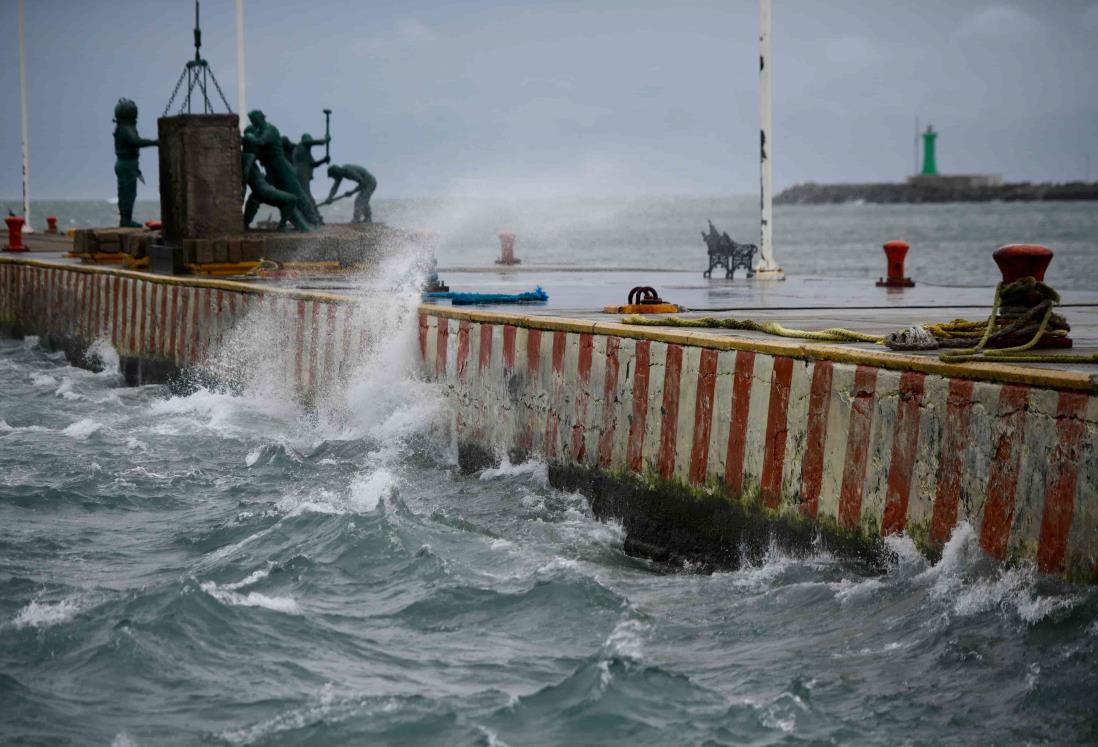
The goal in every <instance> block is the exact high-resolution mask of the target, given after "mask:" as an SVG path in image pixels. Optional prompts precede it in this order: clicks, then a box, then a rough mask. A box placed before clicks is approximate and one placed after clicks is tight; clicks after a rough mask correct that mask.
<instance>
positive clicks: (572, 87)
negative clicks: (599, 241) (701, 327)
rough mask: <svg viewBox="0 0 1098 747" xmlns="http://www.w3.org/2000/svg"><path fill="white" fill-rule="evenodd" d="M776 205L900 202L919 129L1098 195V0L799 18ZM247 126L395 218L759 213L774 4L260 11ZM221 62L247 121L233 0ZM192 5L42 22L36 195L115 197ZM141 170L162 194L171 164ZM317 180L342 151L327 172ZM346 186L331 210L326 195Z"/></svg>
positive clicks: (70, 13) (880, 8)
mask: <svg viewBox="0 0 1098 747" xmlns="http://www.w3.org/2000/svg"><path fill="white" fill-rule="evenodd" d="M774 4H775V9H774V45H775V59H774V66H773V71H774V91H775V97H774V148H773V156H774V168H775V180H776V183H777V186H778V187H779V188H780V187H783V186H788V185H790V184H793V183H796V182H799V181H804V180H815V181H877V180H882V181H883V180H898V179H902V178H903V177H904V176H906V175H907V174H909V173H910V172H911V171H912V169H913V167H914V164H913V152H912V141H913V132H912V130H913V126H914V118H915V116H916V115H918V116H920V117H921V118H922V122H923V123H924V126H925V123H926V122H927V121H930V122H933V124H934V126H935V128H936V129H938V130H939V131H940V132H941V136H940V137H939V139H938V145H939V150H938V165H939V168H940V169H941V170H942V171H943V172H948V173H963V172H997V173H1002V174H1004V175H1005V176H1006V178H1008V179H1010V180H1054V181H1064V180H1071V179H1080V178H1082V177H1083V176H1084V168H1085V166H1084V161H1085V154H1087V153H1088V152H1089V154H1090V162H1091V165H1090V173H1091V178H1098V41H1096V40H1098V0H1039V1H1037V0H1035V1H1032V2H1025V1H1022V2H1000V1H998V0H989V1H987V2H985V1H983V0H964V1H962V0H907V1H906V2H901V0H826V1H822V0H775V3H774ZM17 7H18V4H17V3H16V2H15V0H7V1H6V2H4V3H3V5H2V8H0V33H3V35H4V42H3V44H0V54H2V55H3V57H2V59H0V88H2V89H3V92H4V96H5V100H6V101H7V102H8V103H7V106H6V114H5V116H4V117H3V118H2V119H0V164H2V165H0V196H4V197H14V196H17V195H18V194H19V192H20V186H19V164H20V150H19V116H18V96H19V75H18V41H17V18H18V11H17ZM246 15H247V34H246V47H247V52H246V53H247V105H248V108H249V109H251V108H257V107H258V108H261V109H263V110H264V111H265V112H266V113H267V115H268V118H269V119H270V120H271V121H272V122H273V123H274V124H275V125H276V126H277V127H279V129H281V131H282V132H283V133H284V134H287V135H290V136H291V137H294V138H297V137H299V136H300V135H301V134H302V133H303V132H309V133H311V134H313V135H320V134H322V133H323V129H324V117H323V114H322V113H321V110H322V109H324V108H325V107H330V108H332V109H333V110H334V112H335V113H334V114H333V115H332V134H333V144H332V156H333V159H334V160H336V161H337V162H344V163H345V162H354V163H360V164H362V165H364V166H366V167H367V168H369V169H370V170H371V171H372V172H374V173H375V174H376V175H377V177H378V179H379V181H380V184H381V186H380V188H379V192H378V195H379V196H408V195H433V194H444V193H445V194H455V193H457V194H469V195H495V194H508V195H516V194H520V195H521V194H538V195H540V194H576V195H613V194H630V195H633V194H670V193H695V194H712V193H749V192H752V191H755V190H757V183H758V165H757V161H756V159H757V153H758V145H757V131H758V62H757V54H758V48H757V45H758V41H757V36H758V3H757V2H756V1H755V0H723V1H721V2H716V1H714V2H690V1H689V0H686V1H685V2H678V3H669V2H667V1H666V0H659V1H658V2H639V1H636V2H609V1H607V0H583V1H582V2H549V1H547V0H542V2H501V1H500V0H463V1H453V0H451V1H450V2H438V1H431V0H400V1H399V2H388V1H385V2H362V0H343V1H340V0H294V1H292V2H290V1H288V0H247V3H246ZM202 18H203V41H204V46H203V52H204V54H205V57H206V58H207V59H208V60H209V62H210V65H211V67H212V68H213V70H214V72H215V74H216V75H217V78H218V80H219V81H220V82H221V85H222V87H223V88H224V90H225V93H226V96H227V97H228V98H229V102H230V103H231V104H232V105H233V106H234V107H235V106H236V82H237V81H236V50H235V26H234V24H235V10H234V3H233V0H204V2H203V3H202ZM192 26H193V2H192V1H191V0H82V1H80V2H76V1H73V0H27V43H28V51H27V64H28V68H29V70H28V78H29V89H30V100H29V105H30V127H31V137H30V142H31V159H30V160H31V194H32V196H33V197H39V198H62V197H106V196H109V195H112V194H114V190H115V180H114V173H113V160H114V155H113V149H112V140H111V131H112V128H113V125H112V123H111V116H112V110H113V107H114V103H115V101H116V100H117V98H118V97H119V96H126V97H128V98H132V99H134V100H135V101H136V102H137V103H138V105H139V106H140V108H141V118H140V121H139V129H140V131H141V133H142V135H143V136H146V137H155V135H156V118H157V117H158V116H159V115H160V114H161V112H162V111H163V109H164V106H165V105H166V104H167V102H168V98H169V96H170V94H171V91H172V88H173V86H174V85H175V82H176V80H177V78H178V77H179V74H180V72H181V71H182V70H183V64H184V62H185V61H186V60H187V59H188V58H189V57H190V55H191V54H192V46H191V44H192V37H191V28H192ZM144 153H145V155H143V157H142V160H143V170H144V172H145V175H146V178H147V179H148V181H149V186H148V187H145V188H142V189H141V191H140V196H142V197H153V196H155V195H156V183H157V182H156V173H157V167H156V157H155V153H153V152H152V151H145V152H144ZM316 153H317V155H318V157H319V156H320V155H321V153H322V149H317V150H316ZM326 186H327V183H326V180H322V181H321V182H320V183H319V184H318V185H317V186H315V187H314V192H321V191H322V190H324V189H326Z"/></svg>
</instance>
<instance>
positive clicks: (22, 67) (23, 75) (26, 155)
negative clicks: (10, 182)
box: [19, 0, 34, 233]
mask: <svg viewBox="0 0 1098 747" xmlns="http://www.w3.org/2000/svg"><path fill="white" fill-rule="evenodd" d="M26 15H27V10H26V2H25V0H19V109H20V118H21V120H22V125H23V219H24V220H25V221H26V223H24V224H23V233H34V229H33V228H31V215H30V143H29V141H28V138H27V130H28V129H29V128H28V126H27V40H26V26H27V22H26Z"/></svg>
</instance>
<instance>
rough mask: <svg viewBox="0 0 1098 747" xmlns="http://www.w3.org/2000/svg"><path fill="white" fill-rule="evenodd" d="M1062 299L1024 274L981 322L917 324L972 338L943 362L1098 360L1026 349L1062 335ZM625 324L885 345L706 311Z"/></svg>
mask: <svg viewBox="0 0 1098 747" xmlns="http://www.w3.org/2000/svg"><path fill="white" fill-rule="evenodd" d="M1034 292H1036V293H1037V294H1038V295H1039V296H1041V297H1042V299H1043V300H1042V301H1041V303H1040V304H1038V305H1037V306H1035V307H1032V308H1030V309H1029V310H1028V311H1026V312H1025V313H1023V314H1022V315H1021V316H1019V317H1017V318H1003V317H1001V316H999V309H1000V308H1001V306H1002V304H1003V300H1004V298H1005V299H1007V301H1008V307H1017V306H1018V305H1023V306H1024V301H1025V298H1026V297H1027V296H1028V295H1029V294H1032V293H1034ZM1059 302H1060V295H1059V294H1058V293H1057V292H1056V291H1055V290H1053V289H1052V288H1051V287H1049V286H1048V285H1045V284H1044V283H1042V282H1039V281H1037V280H1035V279H1034V278H1031V277H1029V278H1022V279H1021V280H1017V281H1015V282H1013V283H999V284H998V285H997V286H995V300H994V302H993V304H992V308H991V314H990V315H988V317H987V319H984V320H983V321H973V320H969V319H954V320H953V321H951V322H932V323H926V324H922V325H920V326H921V327H922V328H923V329H924V330H926V332H928V333H929V334H930V335H932V336H933V337H934V338H935V339H937V340H942V341H945V340H959V341H960V340H974V341H976V344H975V346H973V347H966V348H956V347H954V348H953V349H949V350H941V351H940V352H939V353H938V357H939V359H941V360H942V361H943V362H945V363H965V362H969V361H994V362H1000V363H1011V362H1013V363H1098V353H1094V354H1091V355H1062V354H1045V353H1030V352H1028V351H1029V350H1030V349H1031V348H1033V347H1034V346H1035V345H1036V344H1037V343H1038V342H1040V340H1041V338H1042V337H1046V336H1049V337H1064V336H1066V335H1067V330H1066V329H1056V328H1054V329H1049V324H1050V322H1051V321H1052V320H1053V318H1054V314H1053V309H1054V308H1055V307H1056V304H1058V303H1059ZM1038 313H1039V314H1040V315H1041V320H1040V322H1039V323H1038V324H1037V328H1036V331H1035V332H1034V334H1033V336H1032V337H1031V338H1030V340H1029V341H1028V342H1026V343H1024V344H1021V345H1015V346H1013V347H1008V348H997V349H995V348H992V349H988V348H987V344H988V341H989V340H990V339H991V337H992V336H993V335H995V334H996V333H999V332H1003V333H1005V334H1010V332H1011V331H1012V328H1013V329H1016V330H1018V331H1022V330H1026V329H1030V328H1031V327H1032V324H1033V321H1032V320H1034V319H1035V318H1036V316H1037V314H1038ZM1056 319H1057V321H1056V322H1055V324H1056V325H1062V326H1066V323H1065V322H1064V321H1063V319H1062V318H1061V317H1056ZM622 323H624V324H633V325H638V326H644V327H694V328H704V329H731V330H741V331H752V332H763V333H766V334H770V335H774V336H776V337H792V338H796V339H799V340H815V341H817V342H868V343H873V344H877V345H881V344H884V341H885V337H884V336H883V335H870V334H866V333H864V332H856V331H854V330H851V329H844V328H842V327H831V328H829V329H823V330H806V329H793V328H790V327H784V326H782V325H781V324H778V323H777V322H757V321H755V320H753V319H732V318H724V319H718V318H717V317H712V316H706V317H700V318H698V319H683V318H682V317H677V316H664V317H644V316H639V315H636V314H633V315H629V316H626V317H624V318H623V319H622Z"/></svg>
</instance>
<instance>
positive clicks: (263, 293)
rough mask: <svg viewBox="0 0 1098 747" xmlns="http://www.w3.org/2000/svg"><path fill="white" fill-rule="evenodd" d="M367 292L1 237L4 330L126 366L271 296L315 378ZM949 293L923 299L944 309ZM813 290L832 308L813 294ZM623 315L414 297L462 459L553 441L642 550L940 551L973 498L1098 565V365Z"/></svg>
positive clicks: (332, 374) (566, 464) (1056, 558)
mask: <svg viewBox="0 0 1098 747" xmlns="http://www.w3.org/2000/svg"><path fill="white" fill-rule="evenodd" d="M790 282H794V281H790ZM706 287H710V286H706ZM714 287H715V286H714ZM682 290H683V291H684V293H683V295H685V291H686V289H685V288H684V289H682ZM831 290H834V288H832V289H831ZM915 290H917V291H920V292H922V293H933V292H934V291H933V289H922V290H920V289H915ZM784 292H785V291H779V295H780V294H781V293H784ZM573 293H574V295H573V296H569V294H568V293H562V294H561V295H562V296H563V298H564V299H565V303H566V304H570V303H571V302H568V301H567V299H568V298H569V297H573V298H576V299H579V298H581V297H582V296H583V295H584V292H583V291H579V292H573ZM606 295H607V293H606V291H605V289H604V290H603V292H601V293H599V294H598V298H599V300H604V296H606ZM668 295H671V294H668ZM962 295H963V294H962ZM558 297H559V296H558ZM986 297H987V294H986V292H985V293H983V294H981V295H980V296H979V298H982V299H984V300H986ZM586 298H587V299H588V300H587V302H586V305H587V306H588V307H589V306H590V305H591V302H590V299H591V298H592V296H590V295H589V294H587V295H586ZM773 298H774V299H775V300H776V299H777V296H775V297H773ZM915 298H916V297H915V296H911V297H910V299H915ZM952 298H953V299H954V300H953V303H954V304H958V305H960V304H961V300H962V298H961V296H960V295H959V294H956V293H953V294H952ZM979 298H977V294H976V293H975V291H974V292H973V306H977V305H978V301H979ZM1080 298H1081V299H1083V300H1087V301H1089V296H1087V295H1086V294H1080ZM605 300H606V301H607V302H611V301H615V300H616V297H611V298H605ZM675 300H680V299H678V298H676V299H675ZM681 300H683V301H686V299H685V298H683V299H681ZM1070 300H1071V298H1070V297H1068V296H1066V297H1065V301H1069V302H1070ZM687 303H688V304H689V302H688V301H687ZM909 304H910V300H909ZM757 305H758V303H757V300H756V306H757ZM788 305H789V301H788V299H785V300H783V301H782V302H781V303H775V304H773V309H772V311H771V312H770V313H771V314H772V315H773V316H774V318H779V319H781V320H782V321H783V322H784V323H787V324H790V325H797V326H802V325H803V326H808V325H807V324H805V322H806V321H809V320H806V319H791V318H790V317H789V314H790V312H788V311H785V312H782V311H781V308H782V307H783V306H784V307H787V306H788ZM851 305H854V304H851ZM357 306H358V304H357V301H356V299H355V298H353V297H352V296H350V295H346V294H340V293H331V292H325V291H305V290H298V289H291V288H274V287H269V286H262V285H258V284H253V283H238V282H227V281H215V280H201V279H193V278H178V277H164V276H157V275H151V274H146V273H138V272H130V271H125V270H120V269H115V268H107V267H98V266H78V265H73V264H70V263H66V262H63V261H57V260H47V259H35V258H30V259H28V258H8V257H2V258H0V330H3V331H4V332H5V333H6V334H14V335H19V334H23V335H30V334H35V335H39V337H40V338H41V339H42V341H43V342H44V343H45V344H47V345H52V346H55V347H60V348H63V349H65V350H66V351H69V353H70V356H74V355H78V354H79V353H80V352H81V351H82V350H84V349H86V347H87V346H88V345H90V344H91V343H92V342H93V341H95V340H96V339H99V338H105V339H107V340H109V341H110V342H111V343H112V344H113V345H114V346H115V347H116V349H117V350H118V351H119V354H120V356H121V357H122V360H123V366H124V368H125V370H126V373H127V379H128V380H130V381H133V382H135V383H137V382H144V381H155V380H163V379H164V378H165V377H167V376H170V375H172V373H177V372H179V371H182V370H185V369H187V368H188V367H194V366H198V365H200V364H201V362H202V361H203V359H204V358H205V357H206V356H208V355H209V354H210V352H211V351H212V350H214V349H216V347H217V346H218V345H219V343H220V341H221V340H223V339H224V338H225V336H226V335H227V334H228V333H230V332H231V330H233V329H234V328H235V327H236V326H238V325H240V324H242V323H244V320H245V319H246V318H247V317H248V316H249V315H253V314H261V315H268V316H270V317H271V318H274V319H276V320H278V321H279V325H280V328H281V329H282V332H283V339H284V340H285V344H284V349H283V350H279V351H277V353H276V355H277V359H275V360H273V361H272V365H275V366H280V367H282V370H284V371H285V372H286V375H287V377H288V378H290V379H291V380H292V381H293V383H294V387H295V389H296V390H297V391H299V392H300V393H301V396H302V397H305V398H308V397H309V396H311V393H315V392H316V391H317V390H320V389H322V388H324V387H333V386H338V385H339V381H340V377H341V376H345V375H346V374H347V372H348V371H349V369H350V367H351V366H353V364H354V360H355V357H356V355H358V354H359V352H360V351H361V350H362V348H363V347H364V343H365V341H364V340H363V339H362V326H361V323H360V321H359V318H358V317H356V308H357ZM900 308H901V307H900V305H899V304H897V309H900ZM948 308H949V307H944V306H943V307H941V308H940V309H936V310H934V311H929V310H924V312H923V313H921V314H920V315H919V317H920V319H922V318H942V317H949V314H948V311H947V309H948ZM756 311H759V310H758V309H756ZM910 312H911V309H910V308H908V309H907V310H906V311H902V312H901V311H897V314H899V313H905V314H908V315H909V316H910ZM1068 312H1069V319H1070V320H1071V322H1072V323H1073V325H1074V326H1075V329H1074V330H1073V332H1072V335H1073V337H1075V338H1076V340H1077V342H1078V344H1079V350H1078V351H1077V352H1083V351H1085V350H1087V349H1093V347H1092V346H1093V345H1094V342H1095V338H1096V335H1095V329H1096V328H1098V325H1096V324H1095V323H1094V319H1093V314H1094V310H1093V308H1079V309H1077V310H1076V309H1068ZM759 313H762V312H759ZM783 313H784V314H786V316H782V314H783ZM985 313H986V312H985ZM801 314H802V315H804V316H808V315H811V316H812V317H813V319H812V321H814V322H815V323H814V324H813V325H812V326H815V327H822V326H828V324H829V320H828V319H827V318H826V313H825V312H823V311H820V310H816V311H811V310H810V311H806V312H801ZM882 314H886V312H882V311H880V310H873V311H867V312H865V313H859V312H857V311H856V310H849V311H847V312H846V314H845V315H844V317H843V318H842V323H843V324H844V325H845V326H849V325H850V324H851V323H854V322H856V321H858V318H859V317H860V320H861V323H862V324H863V325H864V326H866V327H876V328H879V327H881V326H885V325H890V322H889V321H888V320H887V319H885V320H882V319H881V315H882ZM967 315H968V316H977V315H978V312H976V311H974V310H971V309H970V310H969V312H968V314H967ZM616 319H617V318H616V317H608V316H605V315H601V314H598V313H596V312H595V311H593V310H591V309H590V308H587V309H586V310H584V309H582V308H576V309H574V310H573V311H570V312H569V313H568V314H567V315H565V314H564V310H563V309H554V308H549V309H546V310H545V313H541V314H538V313H525V312H523V313H513V312H508V311H499V310H493V311H483V310H469V311H467V310H463V309H458V308H450V307H443V306H431V305H424V306H421V307H420V310H419V326H418V351H419V355H420V358H421V361H422V371H423V376H424V377H425V378H428V379H430V380H433V381H435V382H437V384H438V386H439V387H441V388H442V391H443V392H445V394H446V396H447V398H448V399H449V401H450V402H451V404H452V406H453V411H454V427H455V429H456V433H457V437H458V442H459V445H460V451H461V454H462V460H463V462H465V464H466V466H469V467H475V466H477V465H479V464H482V463H485V462H487V461H491V460H496V459H499V458H500V457H501V456H502V455H504V454H510V455H512V456H513V457H514V458H524V457H531V456H533V457H538V458H543V459H545V460H546V461H547V462H548V463H549V465H550V477H551V480H552V481H553V482H554V483H555V484H557V485H560V486H563V487H575V488H580V489H582V490H583V491H584V494H585V495H587V496H588V498H589V499H590V500H591V502H592V506H593V508H594V510H595V512H596V513H597V514H598V515H600V516H602V517H606V518H616V519H619V520H621V521H622V523H623V524H624V526H625V529H626V534H627V537H628V539H627V546H628V549H630V550H631V551H632V552H636V553H638V554H643V555H647V556H651V557H656V558H660V559H666V560H673V561H690V562H692V563H695V564H698V565H700V566H702V567H715V566H721V565H731V564H735V563H736V562H739V561H740V560H742V557H743V554H744V553H747V554H749V555H750V554H752V553H757V552H761V551H763V550H764V549H765V547H766V546H767V545H768V544H769V543H770V542H771V541H774V540H777V541H779V542H782V543H786V544H788V545H790V546H793V547H797V546H807V545H809V544H810V543H812V542H814V541H817V540H818V539H822V541H823V542H825V543H826V544H828V545H829V546H830V547H833V548H835V549H836V551H840V552H850V553H855V554H861V555H864V556H866V557H870V558H872V557H874V556H875V555H876V554H878V553H879V552H880V551H881V547H882V544H881V539H882V537H885V536H888V535H890V534H895V533H899V532H906V533H907V534H909V535H910V536H911V537H912V538H913V539H914V540H915V542H916V544H917V545H918V546H919V547H920V548H921V549H922V550H923V551H924V552H926V553H927V554H929V555H934V554H935V553H936V552H937V551H939V549H940V548H941V546H942V544H943V542H944V541H945V540H946V539H947V538H948V537H949V534H950V532H951V531H952V529H953V527H954V526H956V524H957V523H958V522H960V521H966V522H968V523H970V524H971V525H972V526H973V527H974V528H975V530H976V532H977V533H978V535H979V536H980V538H981V543H982V545H983V547H984V549H985V550H986V551H987V552H988V554H989V555H991V556H992V557H994V558H997V559H1000V560H1002V561H1005V562H1012V563H1033V564H1035V565H1036V566H1037V567H1038V568H1039V569H1040V570H1041V571H1042V572H1046V573H1051V574H1056V575H1064V576H1067V577H1068V578H1070V579H1073V580H1077V581H1083V582H1094V581H1096V580H1098V378H1096V376H1095V373H1096V372H1095V371H1094V369H1093V367H1091V368H1087V367H1083V366H1062V365H1055V364H1046V365H1042V366H1029V365H1027V366H1017V365H1004V364H964V365H958V364H946V363H942V362H941V361H939V360H938V359H937V358H936V357H933V356H928V355H902V354H896V353H890V352H886V351H884V350H883V349H881V348H873V347H871V346H851V345H832V344H811V343H804V342H801V341H795V340H780V339H775V338H772V337H765V338H764V337H761V336H757V335H744V334H740V333H736V334H727V333H724V334H722V333H713V332H708V331H684V330H670V329H660V328H651V327H632V326H627V325H622V324H619V323H617V321H616ZM892 326H894V325H892ZM892 326H888V327H886V328H892Z"/></svg>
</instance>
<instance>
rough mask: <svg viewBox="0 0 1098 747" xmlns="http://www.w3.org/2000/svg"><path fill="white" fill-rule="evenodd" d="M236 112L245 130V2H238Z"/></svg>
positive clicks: (246, 115) (239, 0)
mask: <svg viewBox="0 0 1098 747" xmlns="http://www.w3.org/2000/svg"><path fill="white" fill-rule="evenodd" d="M236 111H237V115H238V116H239V117H240V129H241V130H243V129H244V124H245V122H247V121H248V113H247V111H246V110H245V104H244V0H236Z"/></svg>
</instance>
